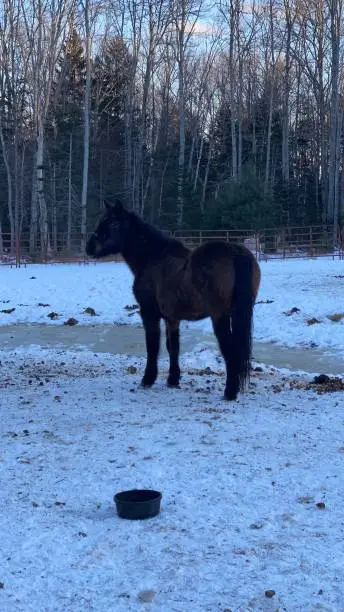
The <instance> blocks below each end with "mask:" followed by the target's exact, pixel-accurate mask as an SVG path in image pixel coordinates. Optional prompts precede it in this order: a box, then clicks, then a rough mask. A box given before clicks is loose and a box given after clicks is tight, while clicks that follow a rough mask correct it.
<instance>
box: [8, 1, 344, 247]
mask: <svg viewBox="0 0 344 612" xmlns="http://www.w3.org/2000/svg"><path fill="white" fill-rule="evenodd" d="M343 6H344V0H252V1H250V2H243V0H219V1H218V2H215V3H213V2H208V0H204V1H202V0H201V1H197V0H1V8H0V180H1V190H0V249H1V248H2V239H3V236H5V235H8V236H9V244H10V248H11V250H13V251H15V249H16V246H17V247H18V244H19V243H20V242H21V241H22V240H24V239H25V240H27V244H28V249H29V251H30V253H31V254H32V255H34V254H35V253H41V254H43V255H47V254H49V253H52V252H54V251H56V249H57V248H58V245H59V244H62V243H63V245H64V247H65V249H66V250H67V251H71V250H73V248H75V243H76V242H77V244H78V245H79V248H80V249H83V247H84V244H85V240H86V236H87V233H88V232H89V231H90V230H91V229H92V227H93V226H94V224H95V222H96V220H97V217H98V215H99V213H100V211H101V210H102V206H103V200H104V198H108V199H110V200H111V199H114V198H116V197H118V198H120V199H121V200H122V201H123V202H124V203H125V205H126V206H128V207H129V208H130V209H133V210H135V211H137V212H138V213H139V214H140V215H142V216H143V217H144V218H146V219H147V220H148V221H150V222H152V223H154V224H156V225H157V226H159V227H161V228H163V229H166V230H168V229H169V230H173V229H188V228H189V229H199V228H204V229H220V228H226V229H252V230H259V229H260V228H273V227H281V226H284V227H288V226H303V225H307V224H308V225H310V224H316V225H321V224H330V225H332V226H333V227H334V228H337V227H338V226H339V225H340V224H342V223H343V222H344V179H343V155H344V151H343V112H344V95H343V94H344V73H343V65H344V64H343V50H344V45H343V35H344V24H343ZM73 245H74V246H73Z"/></svg>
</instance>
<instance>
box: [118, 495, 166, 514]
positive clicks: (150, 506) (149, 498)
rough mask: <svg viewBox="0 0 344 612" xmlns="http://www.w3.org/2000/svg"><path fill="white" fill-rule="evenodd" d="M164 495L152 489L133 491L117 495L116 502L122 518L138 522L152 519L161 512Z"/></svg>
mask: <svg viewBox="0 0 344 612" xmlns="http://www.w3.org/2000/svg"><path fill="white" fill-rule="evenodd" d="M161 498H162V495H161V493H160V492H159V491H152V490H150V489H131V490H130V491H121V492H120V493H116V495H115V496H114V501H115V504H116V508H117V514H118V516H120V517H121V518H125V519H131V520H138V519H146V518H152V517H153V516H156V515H157V514H159V512H160V502H161Z"/></svg>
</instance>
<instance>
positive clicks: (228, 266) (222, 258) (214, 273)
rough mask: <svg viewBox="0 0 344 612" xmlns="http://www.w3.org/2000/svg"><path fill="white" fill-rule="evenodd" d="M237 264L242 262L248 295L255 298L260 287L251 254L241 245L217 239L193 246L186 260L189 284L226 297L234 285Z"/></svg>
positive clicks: (256, 266) (258, 276)
mask: <svg viewBox="0 0 344 612" xmlns="http://www.w3.org/2000/svg"><path fill="white" fill-rule="evenodd" d="M238 261H240V262H241V263H245V269H246V274H247V281H248V282H251V283H252V292H253V294H254V296H256V295H257V293H258V288H259V284H260V267H259V264H258V262H257V260H256V258H255V256H254V255H253V253H252V252H251V251H250V250H249V249H248V248H246V247H245V246H244V245H242V244H237V243H230V242H224V241H220V240H218V241H213V242H206V243H204V244H202V245H201V246H199V247H197V248H196V249H195V250H194V251H193V252H192V255H191V257H190V268H191V273H192V278H193V282H194V283H195V285H196V287H198V288H199V289H200V290H201V289H203V290H204V287H206V288H208V290H210V291H214V290H215V292H216V293H218V292H219V293H220V294H225V295H226V296H228V295H229V294H230V293H231V292H232V291H233V288H234V285H235V280H236V274H237V273H238V270H239V266H238V265H237V262H238ZM240 269H241V270H242V269H243V267H242V266H241V267H240ZM241 273H242V272H241Z"/></svg>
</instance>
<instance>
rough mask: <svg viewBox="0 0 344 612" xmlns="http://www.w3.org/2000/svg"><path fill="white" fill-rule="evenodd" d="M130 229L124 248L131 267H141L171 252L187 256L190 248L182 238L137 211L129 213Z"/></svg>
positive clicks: (124, 253) (125, 256) (124, 254)
mask: <svg viewBox="0 0 344 612" xmlns="http://www.w3.org/2000/svg"><path fill="white" fill-rule="evenodd" d="M129 218H130V230H129V232H128V236H127V241H126V244H125V247H124V249H123V256H124V258H125V259H126V260H127V261H128V263H129V265H130V267H131V268H132V269H133V268H136V269H138V268H140V267H142V266H144V265H145V264H147V263H149V262H150V261H151V260H153V259H156V258H159V257H161V256H163V255H167V254H171V255H175V256H176V257H178V256H181V257H182V256H185V255H186V254H187V253H188V252H189V250H188V249H187V248H186V247H185V246H184V245H183V244H182V242H181V241H180V240H176V239H175V238H171V237H170V236H167V235H166V234H164V233H163V232H162V231H161V230H159V229H158V228H156V227H154V226H153V225H151V224H150V223H147V222H146V221H144V220H143V219H142V218H141V217H139V215H137V214H136V213H135V212H130V213H129Z"/></svg>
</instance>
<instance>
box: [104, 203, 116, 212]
mask: <svg viewBox="0 0 344 612" xmlns="http://www.w3.org/2000/svg"><path fill="white" fill-rule="evenodd" d="M104 208H105V209H106V210H107V212H111V210H113V209H114V207H113V206H112V204H111V202H109V200H104Z"/></svg>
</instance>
